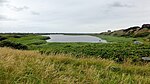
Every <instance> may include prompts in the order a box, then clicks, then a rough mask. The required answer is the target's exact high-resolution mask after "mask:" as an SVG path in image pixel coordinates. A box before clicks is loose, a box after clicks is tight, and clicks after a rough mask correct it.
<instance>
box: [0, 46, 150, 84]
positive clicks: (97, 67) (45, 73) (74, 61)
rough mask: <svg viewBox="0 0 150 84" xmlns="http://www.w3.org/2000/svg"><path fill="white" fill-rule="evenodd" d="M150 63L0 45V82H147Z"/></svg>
mask: <svg viewBox="0 0 150 84" xmlns="http://www.w3.org/2000/svg"><path fill="white" fill-rule="evenodd" d="M149 78H150V64H146V65H144V66H140V65H131V64H130V62H125V63H124V64H117V63H115V62H114V61H110V60H106V59H101V58H96V57H95V58H94V57H93V58H76V57H73V56H71V55H66V54H58V55H53V54H51V55H48V56H47V55H41V54H40V53H38V52H36V51H21V50H14V49H10V48H0V84H16V83H19V84H20V83H21V84H50V83H52V84H87V83H88V84H101V83H102V84H148V83H150V79H149Z"/></svg>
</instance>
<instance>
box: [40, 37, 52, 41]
mask: <svg viewBox="0 0 150 84" xmlns="http://www.w3.org/2000/svg"><path fill="white" fill-rule="evenodd" d="M48 39H51V38H50V37H49V36H44V37H42V38H41V40H48Z"/></svg>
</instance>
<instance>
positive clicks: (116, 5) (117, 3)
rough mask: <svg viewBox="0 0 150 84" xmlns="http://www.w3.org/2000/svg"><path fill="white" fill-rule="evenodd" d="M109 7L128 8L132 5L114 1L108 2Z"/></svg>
mask: <svg viewBox="0 0 150 84" xmlns="http://www.w3.org/2000/svg"><path fill="white" fill-rule="evenodd" d="M110 7H118V8H120V7H127V8H130V7H133V6H132V5H129V4H123V3H121V2H114V3H112V4H110Z"/></svg>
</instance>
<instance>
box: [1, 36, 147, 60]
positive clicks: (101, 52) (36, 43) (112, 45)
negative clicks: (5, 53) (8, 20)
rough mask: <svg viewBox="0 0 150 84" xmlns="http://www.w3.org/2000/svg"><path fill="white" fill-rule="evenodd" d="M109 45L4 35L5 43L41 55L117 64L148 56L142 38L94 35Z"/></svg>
mask: <svg viewBox="0 0 150 84" xmlns="http://www.w3.org/2000/svg"><path fill="white" fill-rule="evenodd" d="M96 36H97V37H100V38H102V39H105V40H107V41H108V42H109V43H47V42H46V41H45V40H46V39H48V38H47V37H44V36H39V35H25V36H22V37H20V38H14V36H12V35H11V36H9V35H4V36H3V37H6V38H7V39H6V41H7V40H9V41H12V42H15V43H21V44H23V45H27V46H28V49H30V50H38V51H39V52H40V53H41V54H47V55H48V54H51V53H53V54H62V53H63V54H72V55H74V56H76V57H82V56H95V57H101V58H105V59H106V58H107V59H112V60H114V61H117V62H123V61H126V60H127V59H128V58H129V59H132V61H133V62H139V61H141V57H143V56H144V57H149V56H150V43H149V42H146V41H144V39H143V38H127V37H114V36H104V35H96ZM133 40H139V41H142V42H143V44H139V45H135V44H133Z"/></svg>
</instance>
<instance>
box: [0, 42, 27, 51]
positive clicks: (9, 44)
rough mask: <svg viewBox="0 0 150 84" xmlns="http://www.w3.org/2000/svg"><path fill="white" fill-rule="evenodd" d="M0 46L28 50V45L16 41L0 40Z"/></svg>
mask: <svg viewBox="0 0 150 84" xmlns="http://www.w3.org/2000/svg"><path fill="white" fill-rule="evenodd" d="M0 47H10V48H14V49H21V50H27V49H28V46H26V45H23V44H21V43H15V42H11V41H2V42H0Z"/></svg>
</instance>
